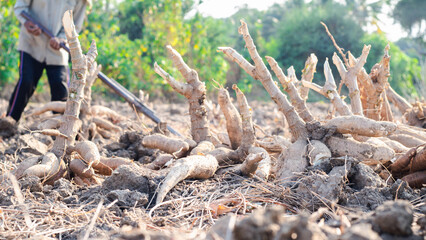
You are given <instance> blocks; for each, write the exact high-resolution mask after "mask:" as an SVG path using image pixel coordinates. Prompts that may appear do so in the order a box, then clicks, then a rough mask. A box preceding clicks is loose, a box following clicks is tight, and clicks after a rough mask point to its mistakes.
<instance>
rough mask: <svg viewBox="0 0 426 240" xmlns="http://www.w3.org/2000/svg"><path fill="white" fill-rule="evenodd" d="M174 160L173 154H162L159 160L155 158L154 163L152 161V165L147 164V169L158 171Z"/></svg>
mask: <svg viewBox="0 0 426 240" xmlns="http://www.w3.org/2000/svg"><path fill="white" fill-rule="evenodd" d="M173 159H174V157H173V155H171V154H160V155H158V157H157V158H155V160H154V161H152V162H151V163H150V164H147V165H146V166H145V167H146V168H149V169H152V170H158V169H160V168H162V167H163V166H164V165H165V164H166V163H168V162H169V161H171V160H173Z"/></svg>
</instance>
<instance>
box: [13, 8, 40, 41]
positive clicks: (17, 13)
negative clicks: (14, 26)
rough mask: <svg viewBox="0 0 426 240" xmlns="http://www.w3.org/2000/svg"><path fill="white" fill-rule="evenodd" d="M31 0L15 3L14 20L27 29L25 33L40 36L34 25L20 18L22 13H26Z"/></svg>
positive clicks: (37, 28)
mask: <svg viewBox="0 0 426 240" xmlns="http://www.w3.org/2000/svg"><path fill="white" fill-rule="evenodd" d="M31 2H32V0H18V1H16V3H15V7H14V12H15V16H16V18H17V19H18V20H19V22H21V24H22V25H24V27H25V28H26V29H27V31H28V32H29V33H31V34H33V35H35V36H38V35H40V34H41V28H39V27H38V26H37V25H35V24H34V23H32V22H30V21H27V20H26V19H25V18H24V17H22V16H21V12H22V11H26V12H28V9H29V7H30V4H31Z"/></svg>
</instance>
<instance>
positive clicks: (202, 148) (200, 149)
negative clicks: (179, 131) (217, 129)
mask: <svg viewBox="0 0 426 240" xmlns="http://www.w3.org/2000/svg"><path fill="white" fill-rule="evenodd" d="M214 149H215V147H214V145H213V143H212V142H210V141H202V142H200V143H199V144H198V145H197V146H196V147H195V148H194V149H192V151H191V152H190V153H189V155H205V154H207V153H208V152H211V151H213V150H214Z"/></svg>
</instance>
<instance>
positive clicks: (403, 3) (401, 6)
mask: <svg viewBox="0 0 426 240" xmlns="http://www.w3.org/2000/svg"><path fill="white" fill-rule="evenodd" d="M425 9H426V1H424V0H400V1H398V3H397V4H396V6H395V8H394V10H393V17H394V18H395V20H396V21H398V22H399V23H400V24H401V26H402V27H404V28H405V29H407V30H408V31H409V32H410V33H413V30H414V28H415V27H417V28H418V32H417V33H416V35H417V36H418V37H420V38H423V40H424V39H425V37H424V34H425V33H426V31H425V29H426V28H425V27H424V26H422V22H424V21H425V20H426V14H425ZM423 25H424V23H423Z"/></svg>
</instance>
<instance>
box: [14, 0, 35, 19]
mask: <svg viewBox="0 0 426 240" xmlns="http://www.w3.org/2000/svg"><path fill="white" fill-rule="evenodd" d="M30 4H31V0H18V1H16V3H15V6H14V8H13V10H14V11H15V16H16V18H17V19H18V20H19V22H21V24H22V25H24V24H25V22H26V21H27V20H26V19H25V18H24V17H22V16H21V12H22V11H26V12H28V9H29V7H30Z"/></svg>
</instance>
